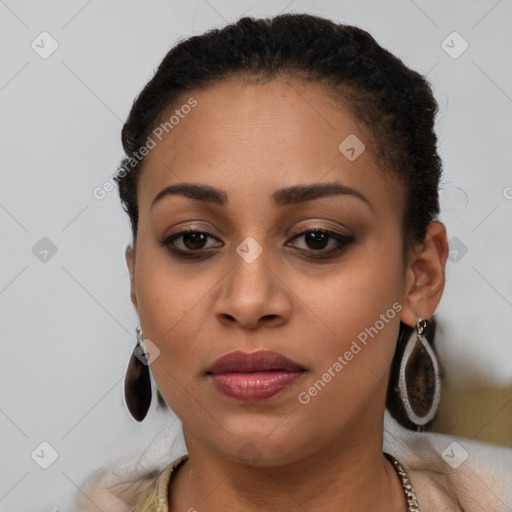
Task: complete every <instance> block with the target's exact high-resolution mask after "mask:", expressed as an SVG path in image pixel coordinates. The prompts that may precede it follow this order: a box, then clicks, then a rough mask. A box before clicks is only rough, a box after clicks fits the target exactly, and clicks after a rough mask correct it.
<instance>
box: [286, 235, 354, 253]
mask: <svg viewBox="0 0 512 512" xmlns="http://www.w3.org/2000/svg"><path fill="white" fill-rule="evenodd" d="M298 238H303V239H304V241H305V243H306V245H307V247H306V248H305V249H304V250H306V251H309V252H320V251H324V252H327V253H329V252H337V251H338V250H341V249H342V248H343V247H345V246H347V245H349V244H351V243H352V242H353V241H354V237H352V236H347V235H342V234H340V233H336V232H334V231H329V230H326V229H309V230H307V231H302V232H301V233H299V234H298V235H296V236H294V237H293V238H292V240H296V239H298ZM329 242H331V247H329V248H327V246H328V245H329ZM293 245H295V246H297V245H296V244H293Z"/></svg>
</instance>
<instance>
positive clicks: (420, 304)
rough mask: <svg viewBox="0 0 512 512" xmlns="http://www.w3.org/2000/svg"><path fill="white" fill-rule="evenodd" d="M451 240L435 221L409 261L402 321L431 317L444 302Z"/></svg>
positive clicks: (411, 321)
mask: <svg viewBox="0 0 512 512" xmlns="http://www.w3.org/2000/svg"><path fill="white" fill-rule="evenodd" d="M447 258H448V240H447V236H446V228H445V226H444V224H443V223H442V222H439V221H432V222H431V223H430V224H429V225H428V227H427V233H426V236H425V240H424V241H423V243H422V244H421V246H419V247H418V249H417V250H416V251H415V252H414V255H413V256H412V258H411V261H410V262H409V263H408V265H409V266H408V269H407V276H408V279H407V283H406V289H405V290H404V292H405V297H404V302H403V306H404V307H403V310H402V315H401V320H402V322H403V323H405V324H407V325H409V326H411V327H414V325H415V324H416V321H417V320H418V317H422V318H431V317H432V316H433V314H434V312H435V310H436V308H437V306H438V305H439V302H440V301H441V297H442V295H443V290H444V285H445V269H446V260H447Z"/></svg>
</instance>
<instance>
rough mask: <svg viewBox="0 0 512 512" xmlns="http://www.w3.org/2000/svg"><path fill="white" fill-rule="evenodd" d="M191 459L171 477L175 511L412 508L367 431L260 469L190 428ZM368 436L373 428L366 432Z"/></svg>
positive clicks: (331, 511)
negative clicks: (230, 455)
mask: <svg viewBox="0 0 512 512" xmlns="http://www.w3.org/2000/svg"><path fill="white" fill-rule="evenodd" d="M184 434H185V439H186V442H187V449H188V455H189V459H188V461H187V462H186V463H185V464H184V465H183V466H182V467H181V468H180V469H179V470H178V472H177V473H176V475H175V476H174V477H173V479H172V480H171V486H170V490H169V510H187V511H189V510H190V511H194V510H197V511H201V510H208V511H210V512H217V511H225V510H226V509H228V510H229V509H232V510H237V511H239V512H255V511H258V512H261V511H263V510H272V511H274V512H280V511H289V510H295V509H298V510H322V511H326V512H327V511H328V512H338V511H342V510H343V511H350V512H356V511H357V512H358V511H361V512H362V511H367V510H372V511H377V512H378V511H389V510H393V511H396V512H406V511H407V502H406V499H405V495H404V491H403V488H402V485H401V483H400V480H399V478H398V476H397V474H396V472H395V470H394V468H393V466H392V465H391V463H390V462H389V461H388V460H387V459H386V457H385V456H384V455H383V453H382V429H381V430H380V437H375V436H374V442H368V437H366V436H365V435H363V434H361V433H360V435H357V434H355V433H354V434H353V435H351V436H343V437H344V438H345V439H350V442H349V443H343V442H341V443H337V444H336V445H335V446H333V445H329V446H327V447H325V448H324V449H323V450H320V451H317V452H316V453H314V454H313V455H311V456H309V457H306V458H304V459H301V460H300V461H297V462H294V463H290V464H286V465H280V466H278V467H275V466H266V467H254V466H247V465H244V464H241V463H239V462H234V461H233V460H231V459H228V458H226V457H223V456H221V455H220V454H219V453H218V452H214V451H212V450H211V448H209V447H206V445H204V444H202V443H200V442H199V440H198V439H197V438H194V437H193V436H192V435H191V433H190V432H187V430H186V429H185V428H184ZM366 434H367V432H366Z"/></svg>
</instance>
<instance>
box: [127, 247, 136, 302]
mask: <svg viewBox="0 0 512 512" xmlns="http://www.w3.org/2000/svg"><path fill="white" fill-rule="evenodd" d="M124 257H125V260H126V266H127V267H128V271H129V272H130V299H131V301H132V303H133V305H134V306H135V309H137V306H138V304H137V293H136V291H135V249H134V248H133V247H132V246H131V245H128V246H127V247H126V249H125V251H124Z"/></svg>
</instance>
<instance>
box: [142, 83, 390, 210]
mask: <svg viewBox="0 0 512 512" xmlns="http://www.w3.org/2000/svg"><path fill="white" fill-rule="evenodd" d="M191 101H195V102H197V103H196V104H195V106H194V107H193V108H184V107H183V105H187V104H192V103H191ZM171 116H174V119H173V121H174V122H173V123H172V127H170V126H169V125H168V126H167V130H164V131H163V133H162V134H161V135H160V138H161V140H159V139H158V138H156V137H153V138H154V140H155V142H156V146H155V147H154V148H153V149H151V151H150V153H149V154H148V156H147V157H146V161H145V164H144V171H143V173H142V176H141V179H140V181H139V188H140V189H141V190H139V200H140V201H142V202H143V203H144V202H146V203H147V201H150V200H151V199H152V198H153V197H154V196H155V195H156V194H157V193H158V192H159V191H160V190H161V189H163V188H164V187H166V186H168V185H169V184H173V183H179V182H197V183H203V184H209V185H212V186H215V187H217V188H219V187H221V188H223V189H225V190H226V191H227V192H228V196H229V203H231V204H232V200H231V197H232V196H235V197H236V196H237V195H239V196H241V195H242V194H241V193H242V192H243V191H251V198H253V200H255V201H256V199H255V198H256V197H258V200H260V199H262V198H263V196H265V197H267V200H268V198H269V196H270V195H271V193H272V191H273V190H275V189H278V188H283V187H287V186H291V185H295V184H304V183H321V182H323V181H327V182H333V181H338V182H340V183H343V184H345V185H347V186H350V187H352V188H359V189H364V190H366V192H365V195H369V196H374V200H379V199H382V197H384V198H385V197H386V196H387V197H388V202H389V200H391V202H392V199H393V198H394V199H395V202H396V200H397V198H396V195H397V194H396V188H398V181H397V180H394V179H390V178H389V173H387V172H385V171H384V169H383V168H382V165H381V164H379V163H378V162H377V160H376V158H375V152H374V148H373V147H372V143H371V142H370V140H369V137H368V136H367V131H366V130H365V128H364V127H363V125H362V124H361V123H360V122H359V121H358V120H357V119H356V118H355V117H354V116H353V115H352V114H351V113H350V111H349V109H348V108H347V107H346V106H345V105H344V103H343V102H342V101H341V100H340V99H338V98H336V97H335V95H334V91H332V90H329V89H328V88H326V87H325V86H323V85H321V84H318V83H315V82H310V81H303V80H298V79H289V78H287V79H276V80H271V81H267V82H265V83H254V82H250V83H248V82H241V81H239V80H236V79H229V80H224V81H222V82H219V83H216V84H215V85H213V86H209V87H207V88H205V89H202V90H193V91H190V93H185V94H182V95H181V96H180V98H179V99H178V100H177V101H175V102H174V104H173V105H172V108H171V109H170V110H169V111H168V112H166V113H165V114H164V115H163V116H162V118H161V119H162V120H163V121H164V122H165V121H166V120H169V119H170V118H171ZM160 131H162V130H160ZM395 181H396V182H395ZM393 190H395V192H394V193H393V194H391V197H390V194H389V192H390V191H393ZM146 192H147V193H146ZM146 195H147V196H148V197H146ZM150 196H151V197H150ZM380 196H382V197H380ZM244 201H247V192H245V197H244ZM256 202H257V201H256ZM139 206H140V207H141V208H142V207H143V205H142V204H139ZM393 207H394V208H395V209H396V204H394V205H393Z"/></svg>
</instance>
